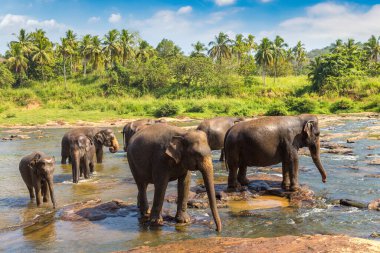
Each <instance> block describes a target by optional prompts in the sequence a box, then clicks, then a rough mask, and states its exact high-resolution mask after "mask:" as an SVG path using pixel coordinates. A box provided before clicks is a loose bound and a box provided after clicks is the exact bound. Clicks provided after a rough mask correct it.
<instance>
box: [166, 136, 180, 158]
mask: <svg viewBox="0 0 380 253" xmlns="http://www.w3.org/2000/svg"><path fill="white" fill-rule="evenodd" d="M183 140H184V138H183V137H182V136H173V137H172V139H171V141H170V143H169V146H168V147H167V148H166V151H165V154H167V155H168V156H169V157H171V158H173V159H174V161H175V163H176V164H178V163H179V162H180V161H181V158H182V150H183Z"/></svg>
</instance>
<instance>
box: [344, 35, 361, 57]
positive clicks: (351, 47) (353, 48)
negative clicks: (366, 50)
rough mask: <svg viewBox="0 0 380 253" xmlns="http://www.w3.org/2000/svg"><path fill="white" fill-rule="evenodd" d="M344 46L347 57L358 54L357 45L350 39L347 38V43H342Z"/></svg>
mask: <svg viewBox="0 0 380 253" xmlns="http://www.w3.org/2000/svg"><path fill="white" fill-rule="evenodd" d="M344 46H345V47H346V49H347V53H348V54H349V55H352V54H356V53H357V52H358V43H356V42H355V40H354V39H352V38H349V39H348V40H347V42H346V43H344Z"/></svg>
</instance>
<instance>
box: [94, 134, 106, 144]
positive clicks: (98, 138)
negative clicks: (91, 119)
mask: <svg viewBox="0 0 380 253" xmlns="http://www.w3.org/2000/svg"><path fill="white" fill-rule="evenodd" d="M94 139H95V140H96V141H97V142H98V143H101V144H103V143H104V141H105V140H104V135H103V132H102V131H100V132H99V133H97V134H95V136H94Z"/></svg>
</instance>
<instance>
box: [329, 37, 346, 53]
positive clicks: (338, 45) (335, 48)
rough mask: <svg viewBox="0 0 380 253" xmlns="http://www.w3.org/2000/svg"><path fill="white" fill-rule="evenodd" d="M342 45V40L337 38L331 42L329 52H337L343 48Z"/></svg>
mask: <svg viewBox="0 0 380 253" xmlns="http://www.w3.org/2000/svg"><path fill="white" fill-rule="evenodd" d="M343 48H344V45H343V41H342V40H341V39H337V40H336V41H335V43H332V44H331V52H332V53H339V52H341V51H342V50H343Z"/></svg>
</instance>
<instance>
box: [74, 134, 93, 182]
mask: <svg viewBox="0 0 380 253" xmlns="http://www.w3.org/2000/svg"><path fill="white" fill-rule="evenodd" d="M70 157H71V159H72V162H71V166H72V174H73V183H78V182H79V176H82V175H83V176H84V178H86V179H87V178H89V177H90V173H92V172H94V163H95V162H94V157H95V145H94V143H93V142H92V139H91V138H89V137H87V136H86V135H84V134H77V135H75V134H71V135H70Z"/></svg>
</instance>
